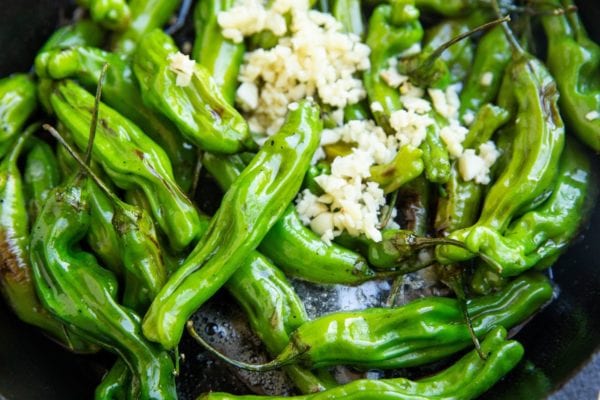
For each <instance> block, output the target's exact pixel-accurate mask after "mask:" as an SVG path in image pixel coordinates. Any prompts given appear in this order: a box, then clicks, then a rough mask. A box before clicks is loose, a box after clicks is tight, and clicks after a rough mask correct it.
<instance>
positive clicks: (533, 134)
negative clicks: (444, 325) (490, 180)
mask: <svg viewBox="0 0 600 400" xmlns="http://www.w3.org/2000/svg"><path fill="white" fill-rule="evenodd" d="M514 46H515V49H518V50H515V51H514V52H515V54H514V55H513V60H512V61H511V63H510V65H509V67H508V69H507V71H506V75H505V77H504V80H506V81H507V82H508V83H507V84H508V85H510V87H511V88H512V90H511V91H510V95H511V96H513V97H514V98H508V99H505V98H504V96H500V98H499V100H501V101H499V105H500V107H503V108H504V109H506V110H512V109H513V106H512V105H511V104H510V103H511V102H515V103H516V105H517V110H518V114H517V115H518V118H517V119H516V123H515V125H514V127H513V135H514V140H513V145H512V157H511V158H510V160H509V161H508V164H507V166H506V168H505V169H504V171H503V173H502V175H501V176H500V177H499V178H498V180H497V181H496V182H495V183H494V185H492V187H491V188H490V191H489V192H488V194H487V197H486V199H485V201H484V204H483V210H482V212H481V215H480V217H479V220H478V221H477V223H476V224H475V225H473V226H472V227H469V228H465V229H461V230H458V231H456V232H454V233H452V234H451V235H450V237H451V238H452V239H455V240H459V241H463V242H466V241H467V240H470V242H469V243H470V245H469V247H470V248H475V247H478V245H477V244H476V243H475V241H474V239H469V235H470V234H471V233H472V232H474V231H475V230H476V229H479V227H485V228H489V229H492V230H494V231H496V232H498V234H500V235H502V234H503V233H504V231H505V230H506V228H507V227H508V225H509V224H510V222H511V220H512V219H513V218H515V217H517V216H518V215H519V213H523V212H525V211H527V209H528V208H531V206H532V205H534V204H536V203H538V202H539V201H540V199H542V200H543V199H544V198H547V194H548V193H549V192H550V191H551V189H552V184H553V181H554V178H555V176H556V171H557V169H558V162H559V159H560V154H561V153H562V150H563V147H564V135H565V130H564V125H563V122H562V119H561V117H560V114H559V111H558V104H557V101H558V91H557V87H556V83H555V82H554V80H553V78H552V77H551V76H550V74H549V72H548V70H547V69H546V67H545V66H544V65H543V64H542V63H541V62H540V61H539V60H537V59H536V58H534V57H532V56H530V55H528V54H526V53H525V52H523V51H522V50H520V48H517V47H516V46H518V45H517V44H516V43H515V44H514ZM504 93H505V94H506V93H507V91H505V92H504ZM436 257H437V259H438V261H440V262H441V263H443V264H448V263H452V262H457V261H464V260H467V259H469V258H472V254H471V253H469V251H467V250H464V249H459V248H457V247H449V246H440V247H438V248H437V251H436Z"/></svg>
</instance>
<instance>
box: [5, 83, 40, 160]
mask: <svg viewBox="0 0 600 400" xmlns="http://www.w3.org/2000/svg"><path fill="white" fill-rule="evenodd" d="M36 92H37V88H36V86H35V83H34V81H33V79H32V78H31V77H30V76H29V75H26V74H14V75H11V76H8V77H6V78H2V79H0V158H2V157H4V155H5V154H6V153H7V152H8V151H9V150H10V148H11V146H12V145H13V143H14V140H15V137H16V136H17V135H18V134H19V133H20V132H21V130H22V128H23V127H24V126H25V123H26V122H27V119H29V117H30V116H31V115H32V114H33V112H34V111H35V109H36V108H37V94H36Z"/></svg>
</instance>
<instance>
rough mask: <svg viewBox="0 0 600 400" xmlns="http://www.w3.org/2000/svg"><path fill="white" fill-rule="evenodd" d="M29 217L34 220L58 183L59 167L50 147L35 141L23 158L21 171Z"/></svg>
mask: <svg viewBox="0 0 600 400" xmlns="http://www.w3.org/2000/svg"><path fill="white" fill-rule="evenodd" d="M23 180H24V189H25V193H26V196H27V199H28V200H27V211H28V214H29V218H30V219H31V220H32V221H35V218H36V217H37V215H38V214H39V212H40V210H41V209H42V207H43V206H44V203H45V202H46V200H47V199H48V195H49V193H50V191H51V190H52V189H54V188H55V187H57V186H58V185H59V184H60V169H59V168H58V161H57V160H56V156H55V155H54V150H53V149H52V147H51V146H50V145H49V144H48V143H46V142H43V141H41V140H40V141H36V142H35V143H34V144H33V145H32V147H31V150H30V151H29V153H27V158H26V159H25V171H24V172H23Z"/></svg>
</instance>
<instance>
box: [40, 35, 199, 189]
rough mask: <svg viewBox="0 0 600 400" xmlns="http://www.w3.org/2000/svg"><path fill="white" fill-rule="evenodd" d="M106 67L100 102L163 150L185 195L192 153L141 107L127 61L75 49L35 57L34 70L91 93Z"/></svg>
mask: <svg viewBox="0 0 600 400" xmlns="http://www.w3.org/2000/svg"><path fill="white" fill-rule="evenodd" d="M106 63H108V64H109V65H110V68H109V70H108V71H107V76H106V83H105V84H104V85H103V88H102V100H103V101H104V102H105V103H106V104H107V105H109V106H110V107H112V108H114V109H115V110H116V111H117V112H119V113H120V114H121V115H123V116H124V117H125V118H128V119H130V120H131V121H132V122H133V123H135V124H136V125H137V126H139V127H140V128H141V129H142V131H143V132H144V133H145V134H146V135H148V136H150V138H151V139H152V140H154V141H155V142H156V143H157V144H158V145H159V146H160V147H162V148H163V150H164V151H165V152H166V153H167V155H168V156H169V160H170V161H171V164H172V165H173V174H174V176H175V179H176V180H177V183H178V184H179V186H180V187H181V189H182V190H183V191H184V192H188V191H189V189H190V188H191V186H192V181H193V176H194V165H195V163H196V150H195V149H194V148H193V146H192V145H191V144H190V143H188V142H186V141H185V140H184V138H183V137H182V136H181V135H180V134H179V132H178V130H177V128H176V127H175V126H174V125H173V124H172V123H171V122H170V121H169V120H168V119H167V118H165V117H163V116H162V115H161V114H160V113H157V112H154V111H153V110H151V109H149V108H148V107H146V106H144V103H143V101H142V94H141V92H140V87H139V85H138V84H137V82H136V81H135V77H134V75H133V70H132V68H131V63H130V61H129V60H127V59H125V58H124V57H123V56H121V55H118V54H114V53H109V52H106V51H103V50H100V49H98V48H95V47H87V46H75V47H70V48H68V49H64V50H61V51H59V50H55V51H49V52H46V53H44V55H43V57H41V56H38V57H37V58H36V64H35V69H36V72H37V74H38V76H40V77H42V78H51V79H55V80H58V79H66V78H70V79H77V80H78V82H79V83H80V84H82V85H84V86H85V87H86V88H87V89H88V90H91V89H93V88H95V87H96V85H97V84H98V75H99V73H100V70H101V69H102V66H103V65H104V64H106Z"/></svg>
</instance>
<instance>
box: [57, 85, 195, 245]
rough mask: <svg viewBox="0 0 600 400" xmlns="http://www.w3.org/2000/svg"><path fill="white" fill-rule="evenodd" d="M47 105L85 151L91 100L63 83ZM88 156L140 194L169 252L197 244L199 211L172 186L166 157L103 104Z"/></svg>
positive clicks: (83, 91) (176, 187) (138, 131)
mask: <svg viewBox="0 0 600 400" xmlns="http://www.w3.org/2000/svg"><path fill="white" fill-rule="evenodd" d="M50 100H51V103H52V107H53V109H54V111H55V112H56V114H57V116H58V118H59V120H60V121H61V122H62V123H63V124H64V125H65V126H66V127H67V129H68V130H69V131H70V132H71V134H72V135H73V139H74V141H75V143H76V144H77V145H78V146H79V147H81V148H82V147H84V146H85V144H86V141H87V139H88V135H87V128H86V127H87V126H89V124H90V121H91V118H92V113H91V110H92V103H93V101H94V99H93V96H92V95H90V94H89V93H88V92H87V91H85V90H84V89H82V88H81V87H79V86H78V85H77V84H75V83H73V82H72V81H64V82H59V83H57V84H56V87H55V90H54V92H53V93H52V96H51V98H50ZM93 154H94V157H96V158H97V159H98V161H99V162H100V164H101V165H102V167H103V168H104V170H105V171H106V172H107V174H108V175H109V176H110V178H111V179H112V180H113V181H114V182H115V184H116V185H117V186H119V187H121V188H123V189H128V188H134V187H139V188H141V189H143V190H144V193H145V194H146V197H147V198H148V200H149V201H150V204H151V205H152V212H153V214H154V218H156V221H157V223H158V225H159V227H160V228H161V230H162V231H163V232H165V233H166V234H167V236H168V238H169V241H170V243H171V246H172V247H173V248H174V249H177V250H179V249H182V248H184V247H185V246H187V245H189V244H190V243H191V242H192V241H194V240H195V239H197V235H198V227H197V225H198V218H199V217H198V212H197V210H196V209H195V208H194V206H193V205H192V203H191V202H190V200H189V199H188V198H187V197H186V196H185V195H184V194H183V193H182V192H181V190H180V189H179V187H178V186H177V184H176V183H175V181H174V178H173V172H172V170H171V164H170V162H169V159H168V157H167V155H166V154H165V153H164V151H163V150H162V149H161V148H160V147H159V146H158V145H156V143H154V142H153V141H152V140H150V138H148V137H147V136H146V135H144V133H143V132H141V131H140V130H139V128H138V127H137V126H135V125H134V124H133V123H131V122H129V121H128V120H127V119H125V118H123V117H122V116H121V115H120V114H118V113H117V112H115V111H114V110H113V109H111V108H109V107H108V106H106V105H104V104H101V105H100V119H99V126H98V134H97V137H96V141H95V144H94V153H93Z"/></svg>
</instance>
